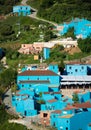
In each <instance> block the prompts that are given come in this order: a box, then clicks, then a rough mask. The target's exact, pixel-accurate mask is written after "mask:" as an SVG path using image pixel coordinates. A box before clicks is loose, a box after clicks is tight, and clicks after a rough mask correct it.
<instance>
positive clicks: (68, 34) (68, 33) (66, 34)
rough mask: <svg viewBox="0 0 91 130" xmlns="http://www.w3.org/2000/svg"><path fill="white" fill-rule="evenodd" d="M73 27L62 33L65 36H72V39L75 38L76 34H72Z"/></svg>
mask: <svg viewBox="0 0 91 130" xmlns="http://www.w3.org/2000/svg"><path fill="white" fill-rule="evenodd" d="M74 31H75V30H74V27H72V28H69V29H68V31H67V33H65V34H64V36H65V37H72V39H76V36H75V34H74Z"/></svg>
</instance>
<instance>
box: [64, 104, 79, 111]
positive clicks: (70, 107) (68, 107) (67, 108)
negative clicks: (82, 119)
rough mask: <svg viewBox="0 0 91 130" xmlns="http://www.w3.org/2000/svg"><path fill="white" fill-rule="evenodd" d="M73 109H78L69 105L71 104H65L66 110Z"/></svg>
mask: <svg viewBox="0 0 91 130" xmlns="http://www.w3.org/2000/svg"><path fill="white" fill-rule="evenodd" d="M73 109H78V108H76V107H75V106H71V105H67V107H65V108H64V110H66V111H68V110H73Z"/></svg>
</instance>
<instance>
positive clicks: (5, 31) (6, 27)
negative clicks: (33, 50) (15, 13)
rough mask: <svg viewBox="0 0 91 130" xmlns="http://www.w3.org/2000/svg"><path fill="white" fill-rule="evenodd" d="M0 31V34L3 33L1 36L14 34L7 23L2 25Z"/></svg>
mask: <svg viewBox="0 0 91 130" xmlns="http://www.w3.org/2000/svg"><path fill="white" fill-rule="evenodd" d="M0 32H1V35H3V36H9V35H12V34H14V31H13V28H12V26H11V25H9V24H4V25H2V28H1V31H0Z"/></svg>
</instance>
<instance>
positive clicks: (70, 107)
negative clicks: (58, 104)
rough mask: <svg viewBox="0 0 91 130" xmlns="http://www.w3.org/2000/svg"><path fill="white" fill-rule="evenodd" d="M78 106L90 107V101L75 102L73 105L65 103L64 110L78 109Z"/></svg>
mask: <svg viewBox="0 0 91 130" xmlns="http://www.w3.org/2000/svg"><path fill="white" fill-rule="evenodd" d="M79 108H91V103H90V102H84V103H75V104H73V105H67V107H66V108H64V110H66V111H67V110H72V109H79Z"/></svg>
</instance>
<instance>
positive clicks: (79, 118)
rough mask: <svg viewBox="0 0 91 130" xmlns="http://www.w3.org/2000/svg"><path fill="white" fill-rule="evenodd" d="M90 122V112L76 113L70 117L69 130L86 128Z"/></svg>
mask: <svg viewBox="0 0 91 130" xmlns="http://www.w3.org/2000/svg"><path fill="white" fill-rule="evenodd" d="M90 122H91V112H82V113H79V114H76V115H75V116H73V117H72V118H71V119H70V124H71V127H70V130H79V129H82V130H87V125H88V124H89V123H90Z"/></svg>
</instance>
